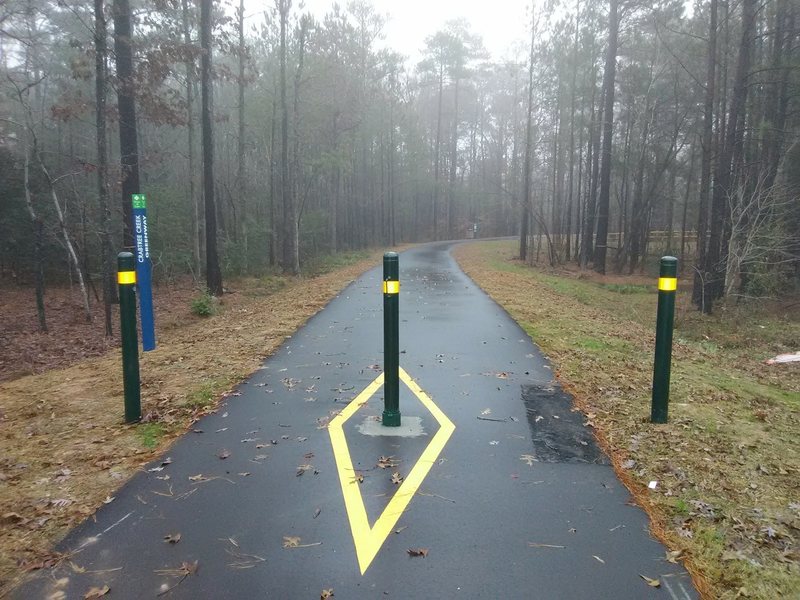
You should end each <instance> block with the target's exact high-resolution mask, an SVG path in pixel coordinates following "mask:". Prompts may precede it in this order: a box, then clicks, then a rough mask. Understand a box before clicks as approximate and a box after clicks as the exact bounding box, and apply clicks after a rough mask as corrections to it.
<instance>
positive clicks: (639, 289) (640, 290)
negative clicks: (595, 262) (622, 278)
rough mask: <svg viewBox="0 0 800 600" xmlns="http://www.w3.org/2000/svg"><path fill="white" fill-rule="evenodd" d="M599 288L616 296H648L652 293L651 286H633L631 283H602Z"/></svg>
mask: <svg viewBox="0 0 800 600" xmlns="http://www.w3.org/2000/svg"><path fill="white" fill-rule="evenodd" d="M600 287H601V288H603V289H606V290H609V291H610V292H615V293H617V294H649V293H652V292H653V286H651V285H634V284H631V283H625V284H621V283H602V284H600Z"/></svg>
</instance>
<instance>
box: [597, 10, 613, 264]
mask: <svg viewBox="0 0 800 600" xmlns="http://www.w3.org/2000/svg"><path fill="white" fill-rule="evenodd" d="M618 4H619V0H609V14H608V51H607V54H606V65H605V71H604V72H603V100H604V102H605V106H604V108H603V150H602V156H603V162H602V166H601V167H600V196H599V198H598V202H597V240H596V241H595V250H594V270H595V271H596V272H597V273H602V274H605V272H606V250H607V241H608V209H609V204H610V199H611V142H612V137H613V132H614V81H615V76H616V69H617V45H618V43H617V40H618V35H619V7H618Z"/></svg>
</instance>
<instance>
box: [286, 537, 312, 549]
mask: <svg viewBox="0 0 800 600" xmlns="http://www.w3.org/2000/svg"><path fill="white" fill-rule="evenodd" d="M321 545H322V542H312V543H310V544H301V543H300V538H299V537H295V536H287V535H285V536H283V547H284V548H311V547H312V546H321Z"/></svg>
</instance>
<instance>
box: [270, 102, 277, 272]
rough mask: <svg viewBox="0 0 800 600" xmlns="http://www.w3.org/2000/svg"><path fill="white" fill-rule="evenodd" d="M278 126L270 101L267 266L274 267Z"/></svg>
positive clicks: (275, 113) (274, 105)
mask: <svg viewBox="0 0 800 600" xmlns="http://www.w3.org/2000/svg"><path fill="white" fill-rule="evenodd" d="M277 126H278V103H277V102H275V100H273V101H272V119H270V135H269V252H268V254H269V266H270V267H274V266H275V263H276V262H277V260H278V229H277V227H276V224H277V221H278V215H277V212H278V211H277V210H276V206H275V196H276V195H277V186H276V185H275V181H276V179H277V178H278V177H277V169H275V163H276V160H275V152H276V150H275V141H276V137H277V136H276V131H275V130H276V129H277Z"/></svg>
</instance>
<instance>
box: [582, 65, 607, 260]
mask: <svg viewBox="0 0 800 600" xmlns="http://www.w3.org/2000/svg"><path fill="white" fill-rule="evenodd" d="M596 79H597V77H596V73H595V72H594V70H593V72H592V99H591V102H590V105H591V117H590V119H589V139H588V141H587V145H586V163H587V165H586V166H587V168H586V176H587V178H588V181H587V186H586V210H585V211H584V215H583V235H582V236H581V238H582V239H581V254H580V256H581V259H580V265H581V268H585V267H587V266H588V265H589V263H590V262H591V261H592V258H593V257H594V229H595V219H596V217H597V182H598V180H599V177H598V174H599V171H600V131H601V128H602V120H603V109H602V91H601V101H600V105H601V106H600V107H596V106H595V95H596V93H597V85H596V83H595V82H596Z"/></svg>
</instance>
